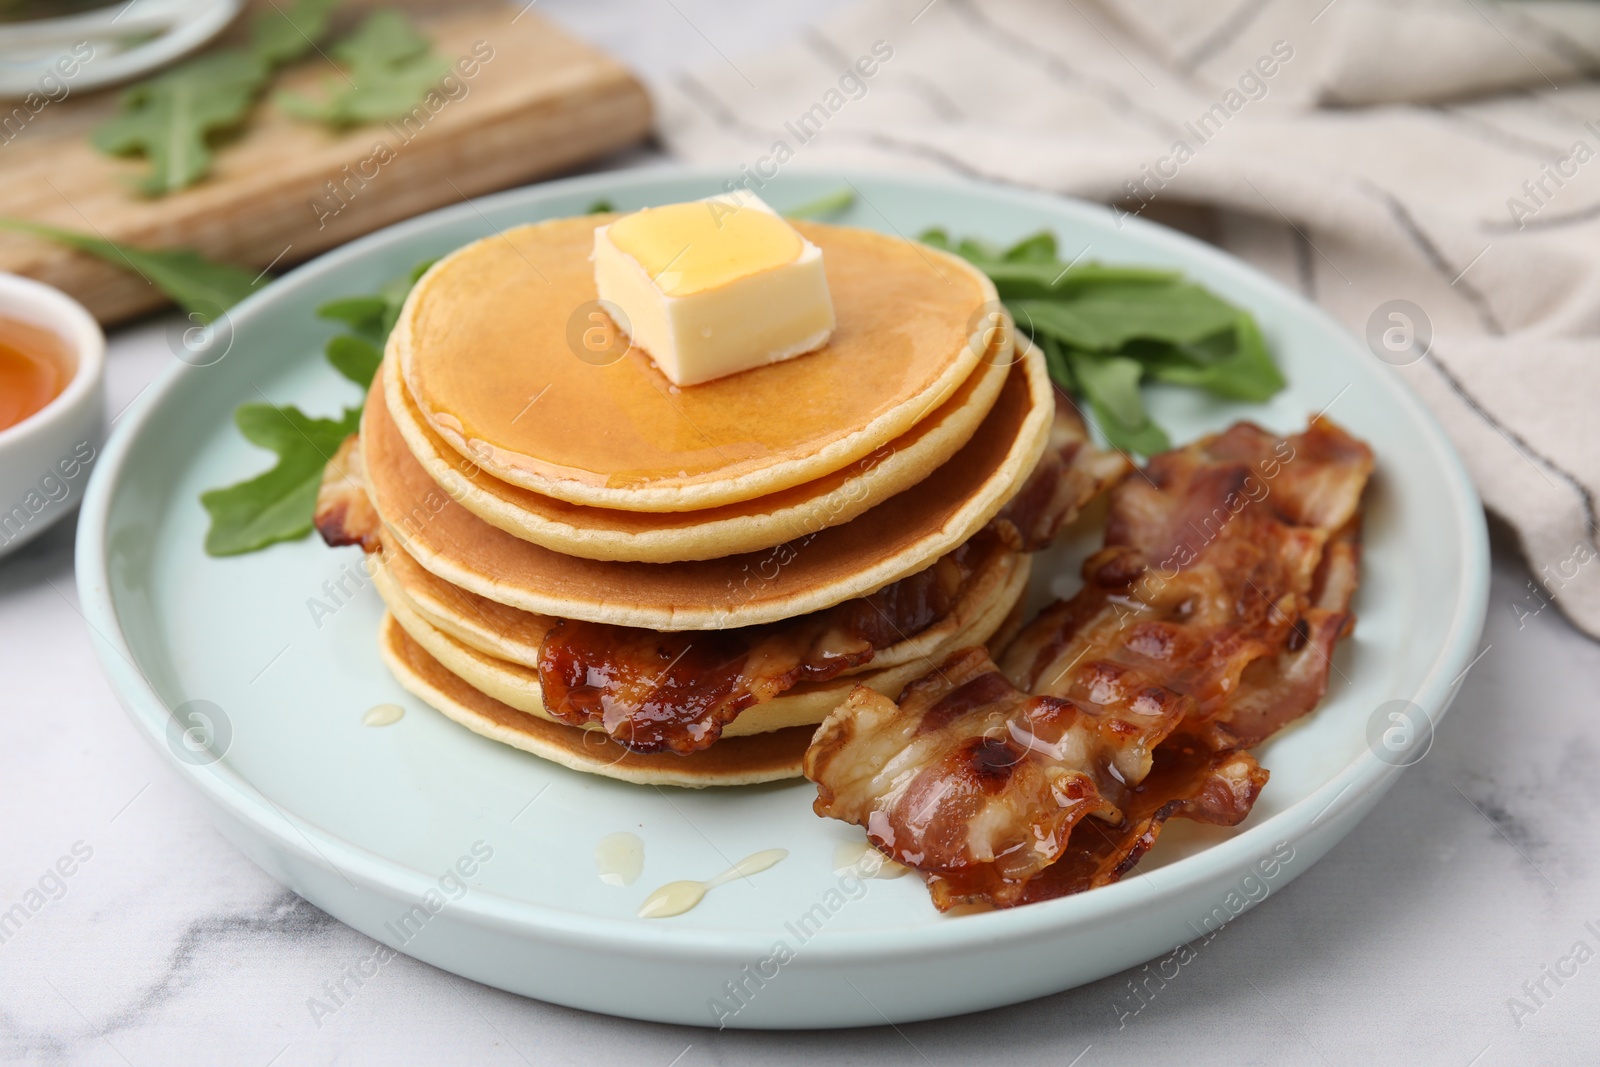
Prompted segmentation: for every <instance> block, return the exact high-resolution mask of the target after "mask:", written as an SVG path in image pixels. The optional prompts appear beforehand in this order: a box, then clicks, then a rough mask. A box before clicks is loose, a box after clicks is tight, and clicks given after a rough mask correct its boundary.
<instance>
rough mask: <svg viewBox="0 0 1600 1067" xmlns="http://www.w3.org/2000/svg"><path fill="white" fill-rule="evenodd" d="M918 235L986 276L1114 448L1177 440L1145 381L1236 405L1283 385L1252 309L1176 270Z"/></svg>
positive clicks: (1050, 244) (1160, 445)
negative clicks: (1156, 416)
mask: <svg viewBox="0 0 1600 1067" xmlns="http://www.w3.org/2000/svg"><path fill="white" fill-rule="evenodd" d="M921 240H922V241H923V242H924V243H926V244H929V245H932V246H934V247H935V248H942V249H945V250H947V251H951V252H955V253H956V254H958V255H960V256H961V257H962V258H964V259H966V260H967V261H969V262H970V263H972V265H973V266H975V267H977V268H978V269H979V270H982V271H983V272H984V273H985V274H987V275H988V276H989V277H990V278H991V279H992V280H993V281H994V284H995V289H996V290H997V291H998V292H999V294H1000V298H1001V300H1003V301H1004V302H1005V304H1006V307H1007V308H1008V309H1010V311H1011V315H1012V318H1013V319H1015V320H1016V323H1017V326H1018V328H1020V329H1021V330H1023V331H1024V332H1025V333H1027V334H1028V335H1029V336H1030V337H1032V338H1033V340H1034V341H1035V343H1037V344H1038V345H1039V347H1040V348H1041V349H1042V350H1043V352H1044V355H1045V362H1046V363H1047V364H1048V366H1049V368H1050V376H1051V377H1052V378H1054V379H1055V381H1056V382H1057V383H1058V384H1060V385H1061V386H1062V387H1063V388H1065V389H1067V390H1069V391H1071V392H1073V393H1075V394H1077V395H1078V396H1080V397H1082V398H1083V399H1084V400H1086V401H1087V402H1088V403H1089V407H1090V410H1091V411H1092V412H1093V413H1094V417H1095V422H1096V423H1097V424H1098V426H1099V428H1100V431H1101V433H1103V434H1104V435H1105V437H1106V440H1107V441H1108V442H1110V443H1111V444H1112V445H1113V446H1115V447H1117V448H1120V449H1123V450H1124V451H1127V452H1136V453H1138V454H1140V455H1145V456H1149V455H1153V454H1154V453H1157V452H1164V451H1166V450H1167V449H1168V448H1170V447H1171V440H1170V438H1168V436H1167V433H1166V431H1165V430H1163V429H1162V428H1161V427H1160V426H1158V425H1156V423H1155V422H1154V420H1152V419H1151V418H1150V415H1149V412H1147V411H1146V410H1145V406H1144V399H1143V397H1142V396H1140V393H1139V385H1140V383H1141V382H1142V381H1146V380H1148V381H1157V382H1168V383H1171V384H1174V385H1186V386H1191V387H1194V388H1198V389H1204V390H1206V391H1207V392H1210V393H1213V394H1215V395H1217V396H1221V397H1226V398H1228V399H1232V400H1252V401H1261V400H1266V399H1268V398H1269V397H1271V396H1272V395H1273V394H1275V393H1277V392H1278V390H1280V389H1282V388H1283V386H1284V379H1283V375H1282V374H1281V373H1280V372H1279V370H1278V368H1277V365H1276V364H1274V363H1273V361H1272V355H1271V353H1269V352H1268V351H1267V346H1266V343H1265V342H1264V341H1263V340H1262V337H1261V330H1260V328H1259V327H1257V325H1256V321H1255V319H1254V318H1253V317H1252V316H1251V315H1250V313H1249V312H1248V311H1244V310H1243V309H1241V308H1237V307H1235V306H1234V305H1232V304H1230V303H1228V302H1227V301H1225V300H1223V299H1221V298H1220V297H1218V296H1216V295H1215V294H1213V293H1211V292H1209V291H1208V290H1206V289H1204V288H1202V287H1200V286H1198V285H1196V284H1194V283H1193V282H1189V281H1185V280H1184V279H1183V276H1182V275H1181V274H1179V273H1178V272H1176V271H1164V270H1149V269H1146V268H1141V267H1116V266H1106V265H1104V264H1100V263H1093V262H1090V263H1083V264H1071V265H1069V264H1066V263H1063V262H1061V260H1060V258H1059V256H1058V255H1057V254H1056V241H1055V237H1054V235H1052V234H1050V233H1038V234H1034V235H1033V236H1031V237H1027V238H1024V239H1023V240H1021V241H1018V242H1017V243H1016V244H1014V245H1012V246H1011V247H1009V248H999V247H996V246H994V245H990V244H987V243H985V242H981V241H974V240H971V239H966V240H961V241H957V242H954V243H952V242H951V240H950V237H949V235H948V234H947V233H945V231H943V230H940V229H933V230H928V231H927V232H925V233H923V234H922V235H921Z"/></svg>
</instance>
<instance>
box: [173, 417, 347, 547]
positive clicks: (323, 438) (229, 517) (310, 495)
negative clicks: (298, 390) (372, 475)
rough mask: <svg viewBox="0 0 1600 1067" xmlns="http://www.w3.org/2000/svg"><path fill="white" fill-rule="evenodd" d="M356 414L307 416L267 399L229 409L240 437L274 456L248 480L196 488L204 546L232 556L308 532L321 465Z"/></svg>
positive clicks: (339, 440) (309, 530)
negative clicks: (207, 524)
mask: <svg viewBox="0 0 1600 1067" xmlns="http://www.w3.org/2000/svg"><path fill="white" fill-rule="evenodd" d="M360 419H361V409H360V408H346V409H345V411H344V415H343V417H341V418H339V419H313V418H310V417H309V416H307V415H305V414H304V413H302V412H301V411H299V410H298V409H296V408H292V407H275V406H274V405H272V404H246V405H244V406H243V407H241V408H240V409H239V410H238V411H236V412H234V416H233V421H234V422H235V424H237V425H238V427H239V432H240V433H242V434H244V436H245V439H246V440H247V441H249V442H250V443H251V444H254V445H260V446H261V447H262V448H266V449H270V450H271V451H273V452H275V453H277V456H278V462H277V465H276V466H274V467H273V468H272V469H271V470H268V471H266V472H264V473H262V474H259V475H257V476H256V477H254V478H251V479H250V480H249V481H246V482H240V483H239V484H237V485H230V486H228V487H227V488H226V489H213V490H211V491H210V492H207V493H202V494H200V503H201V505H202V506H203V507H204V508H205V509H206V511H207V512H209V513H210V515H211V528H210V529H209V530H207V531H206V552H207V553H209V554H210V555H213V556H234V555H238V554H240V553H242V552H254V551H255V550H256V549H258V548H265V547H266V546H268V545H270V544H274V543H276V542H278V541H290V540H294V539H295V538H299V537H304V536H305V535H306V534H308V533H310V532H311V516H312V512H313V511H314V509H315V507H316V502H317V489H318V488H319V487H320V486H321V484H322V468H323V467H324V466H325V465H326V464H327V462H328V459H329V457H331V456H332V455H333V453H334V451H335V450H336V449H337V448H338V447H339V444H340V442H342V441H343V440H344V439H345V438H346V437H349V436H350V435H351V434H353V433H355V432H356V428H357V427H358V426H359V425H360Z"/></svg>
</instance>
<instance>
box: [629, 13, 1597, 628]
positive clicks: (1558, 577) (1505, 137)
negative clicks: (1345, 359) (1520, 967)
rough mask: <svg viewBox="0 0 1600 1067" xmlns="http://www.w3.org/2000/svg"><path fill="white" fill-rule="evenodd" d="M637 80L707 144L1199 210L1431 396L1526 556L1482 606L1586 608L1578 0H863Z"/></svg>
mask: <svg viewBox="0 0 1600 1067" xmlns="http://www.w3.org/2000/svg"><path fill="white" fill-rule="evenodd" d="M657 90H658V91H657V96H658V100H659V102H660V106H661V113H662V116H661V130H662V135H663V137H664V139H665V141H666V143H667V146H668V147H669V149H670V150H671V151H672V152H673V153H674V154H675V155H677V156H678V157H680V158H683V159H686V160H692V161H697V162H716V163H726V164H729V165H730V170H731V171H736V170H737V168H738V166H740V165H744V166H748V167H752V168H753V167H757V166H759V167H762V168H763V170H764V171H765V172H770V171H771V170H772V169H773V168H774V167H776V166H779V165H780V164H782V163H784V162H793V163H795V164H796V165H804V166H821V165H829V164H860V165H872V166H879V167H889V168H900V169H906V170H913V169H916V170H933V171H945V172H949V173H955V174H965V175H972V176H977V177H982V178H986V179H990V180H994V181H999V182H1011V183H1015V184H1021V185H1026V186H1030V187H1035V188H1039V189H1046V190H1053V191H1056V192H1060V193H1066V194H1071V195H1074V196H1080V197H1086V198H1089V199H1093V200H1101V201H1109V202H1121V203H1122V204H1123V207H1124V208H1125V209H1126V210H1129V211H1134V212H1139V213H1144V214H1151V215H1160V214H1163V213H1166V212H1170V210H1171V205H1173V204H1180V203H1187V204H1202V205H1206V206H1208V207H1210V208H1213V209H1216V210H1215V211H1214V212H1213V213H1211V217H1212V218H1214V219H1216V220H1217V221H1216V224H1215V226H1214V227H1213V229H1214V232H1209V233H1207V234H1206V236H1208V237H1210V238H1211V239H1213V240H1215V241H1216V242H1217V243H1218V244H1220V245H1222V246H1223V247H1224V248H1226V249H1228V250H1229V251H1230V252H1233V253H1234V254H1236V255H1239V256H1241V257H1242V258H1244V259H1246V260H1248V261H1250V262H1252V263H1254V264H1255V265H1257V266H1258V267H1261V268H1262V269H1264V270H1266V271H1267V272H1268V273H1271V274H1274V275H1276V276H1277V277H1279V278H1280V279H1281V280H1283V281H1285V282H1287V283H1288V284H1290V285H1293V286H1295V287H1298V288H1299V289H1301V290H1302V291H1303V292H1305V293H1306V294H1307V295H1308V296H1310V297H1311V298H1312V299H1314V300H1316V301H1318V302H1319V303H1320V304H1322V305H1323V306H1324V307H1325V308H1327V309H1328V311H1329V312H1331V313H1332V314H1333V315H1334V316H1335V317H1336V318H1338V319H1340V320H1341V321H1342V322H1343V323H1344V324H1345V325H1346V326H1348V327H1349V328H1350V329H1351V330H1352V331H1354V332H1355V333H1356V334H1357V335H1359V336H1364V337H1367V338H1368V342H1369V345H1371V346H1373V347H1374V349H1375V351H1376V352H1378V353H1380V354H1381V357H1382V358H1384V360H1385V362H1388V363H1390V364H1392V365H1393V366H1394V373H1396V374H1399V375H1401V376H1402V377H1403V378H1404V380H1405V381H1406V382H1407V383H1409V384H1410V385H1411V387H1412V388H1413V389H1415V390H1416V391H1417V392H1418V393H1419V394H1420V395H1421V396H1422V397H1423V399H1424V400H1425V401H1426V402H1427V403H1428V405H1429V406H1430V407H1431V408H1432V409H1433V411H1434V412H1435V413H1436V414H1437V416H1438V417H1439V419H1440V421H1441V422H1442V423H1443V424H1444V426H1445V428H1446V429H1447V431H1448V432H1449V434H1450V436H1451V438H1452V439H1453V440H1454V442H1455V445H1456V447H1457V449H1459V450H1460V452H1461V455H1462V456H1463V457H1464V459H1465V460H1466V463H1467V467H1468V469H1469V470H1470V471H1471V473H1472V475H1473V477H1474V479H1475V480H1476V482H1477V485H1478V489H1479V492H1480V493H1481V494H1482V496H1483V499H1484V502H1485V504H1486V505H1487V506H1488V507H1489V508H1490V509H1491V510H1492V511H1494V512H1495V513H1497V514H1498V515H1500V516H1502V517H1503V518H1505V519H1506V520H1507V521H1508V522H1509V523H1510V524H1511V525H1512V526H1513V527H1514V528H1515V529H1516V531H1517V534H1518V536H1519V538H1520V540H1521V544H1522V548H1523V550H1524V552H1525V553H1526V556H1527V559H1528V563H1529V565H1530V567H1531V568H1532V570H1533V571H1534V573H1535V574H1536V576H1537V580H1538V582H1539V585H1538V587H1537V588H1534V587H1531V586H1530V589H1529V590H1528V591H1527V595H1526V596H1524V597H1523V598H1522V599H1521V600H1520V601H1517V602H1513V603H1511V604H1504V603H1501V604H1495V605H1492V606H1491V610H1494V611H1511V612H1514V613H1516V614H1517V615H1518V617H1519V618H1523V619H1526V618H1527V617H1529V616H1530V615H1531V614H1533V613H1537V612H1538V611H1540V610H1542V608H1543V606H1544V605H1545V604H1546V603H1547V602H1551V601H1553V602H1554V603H1555V604H1558V605H1559V606H1560V607H1561V608H1562V609H1563V610H1564V611H1565V612H1566V613H1567V615H1568V616H1569V617H1570V618H1572V619H1573V621H1574V622H1576V623H1577V624H1578V625H1579V626H1581V627H1582V628H1583V629H1584V630H1586V631H1587V632H1589V633H1590V634H1591V635H1596V636H1600V552H1597V550H1596V546H1595V538H1596V536H1597V535H1596V522H1597V507H1600V504H1597V499H1600V4H1584V3H1571V2H1561V0H1554V2H1522V3H1509V2H1508V3H1499V4H1497V3H1491V2H1490V0H1415V2H1411V3H1397V2H1394V0H1372V2H1362V0H1332V2H1331V3H1330V2H1328V0H1304V2H1302V0H1233V2H1231V3H1203V2H1197V0H1125V2H1112V0H1102V2H1096V0H993V2H984V3H980V2H977V0H931V2H930V0H864V2H862V3H860V4H859V5H857V6H855V7H852V8H849V9H847V10H846V11H845V13H844V14H843V15H842V16H836V17H833V18H831V19H830V20H828V21H826V22H824V23H823V24H821V25H818V26H816V27H815V28H813V29H811V30H808V31H806V32H804V33H802V34H801V35H800V36H799V38H798V39H796V40H794V41H793V42H791V43H789V44H787V45H785V46H784V47H781V48H779V49H777V50H776V51H773V52H771V53H770V54H766V55H761V56H754V57H752V56H737V55H734V56H728V57H726V58H725V59H723V60H721V61H719V62H717V63H715V64H713V65H711V66H709V67H707V68H705V69H701V70H697V71H694V72H692V73H690V74H688V75H684V76H682V77H679V78H676V79H673V80H672V81H671V82H670V83H668V84H664V85H660V86H658V87H657ZM779 142H783V144H784V145H785V146H786V147H787V149H788V152H787V154H786V153H784V152H782V151H778V150H777V146H778V143H779ZM779 157H784V158H779ZM1375 358H1378V357H1376V356H1375Z"/></svg>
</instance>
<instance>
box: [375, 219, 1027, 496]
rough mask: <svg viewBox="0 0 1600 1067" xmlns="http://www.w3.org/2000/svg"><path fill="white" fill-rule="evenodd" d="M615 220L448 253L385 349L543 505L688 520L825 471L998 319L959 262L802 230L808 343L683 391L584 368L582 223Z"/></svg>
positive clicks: (945, 387) (621, 367) (988, 291)
mask: <svg viewBox="0 0 1600 1067" xmlns="http://www.w3.org/2000/svg"><path fill="white" fill-rule="evenodd" d="M611 218H612V216H606V215H588V216H584V217H581V218H575V219H556V220H552V221H548V222H541V223H537V224H534V225H529V226H519V227H515V228H513V229H510V230H506V231H505V232H504V233H501V234H498V235H496V236H494V237H486V238H484V239H482V240H480V241H476V242H474V243H473V244H470V245H467V246H466V247H465V248H462V249H459V250H458V251H456V252H454V253H452V254H451V255H449V256H446V257H445V258H444V259H442V260H440V261H439V262H438V263H436V264H435V265H434V266H433V267H432V268H431V269H430V270H429V271H428V272H427V274H425V275H424V276H423V277H422V279H421V280H420V281H419V282H418V283H417V285H416V286H415V288H413V289H412V291H411V295H410V296H409V297H408V298H407V300H406V303H405V306H404V308H403V309H402V311H401V314H400V318H399V321H398V322H397V324H396V326H395V329H394V331H393V333H392V334H391V335H390V338H389V346H388V355H389V356H390V357H391V358H394V359H396V360H397V362H398V365H399V370H400V373H401V375H402V377H403V379H404V381H405V384H406V388H407V391H408V392H409V393H410V395H411V397H412V399H413V400H414V401H415V402H416V405H417V409H418V411H419V412H420V413H421V415H422V417H423V419H424V420H425V421H426V422H427V423H428V425H429V426H430V427H431V428H432V429H433V430H434V431H435V432H436V433H437V434H438V435H439V436H440V438H441V439H442V440H444V441H445V442H446V443H447V444H448V445H449V447H450V448H452V449H453V450H454V451H456V452H457V453H459V454H460V455H461V456H463V457H465V458H467V459H469V460H471V461H472V462H474V463H476V464H477V465H478V466H480V467H482V468H483V469H485V470H487V471H488V472H489V473H491V474H493V475H495V476H496V477H498V478H500V479H501V480H502V481H505V482H509V483H511V484H512V485H516V486H520V487H522V488H524V489H531V490H533V491H535V492H538V493H542V494H544V495H545V496H549V497H554V498H556V499H559V500H565V501H568V502H569V503H573V504H583V505H588V506H591V507H602V508H613V509H617V510H622V511H649V512H662V511H666V512H670V511H692V510H701V509H705V508H711V507H718V506H721V505H724V504H730V503H735V502H738V501H744V500H754V499H756V498H758V497H763V496H768V495H771V494H773V493H777V492H780V491H782V490H785V489H790V488H793V487H794V486H797V485H802V484H804V483H806V482H809V481H814V480H816V479H818V478H823V477H825V476H827V475H829V474H833V473H835V472H837V471H840V470H842V469H844V468H845V467H847V466H849V465H851V464H853V463H855V462H856V461H857V460H859V459H861V458H862V457H864V456H866V455H868V454H869V453H871V452H873V451H874V450H876V449H878V448H881V447H883V446H885V445H887V444H889V443H890V442H891V441H893V440H895V439H896V438H897V437H900V436H901V435H902V434H904V433H906V431H908V430H909V429H911V427H912V426H913V425H914V424H915V423H916V422H917V421H918V420H919V419H921V418H922V417H924V416H925V415H926V414H927V413H928V412H930V411H933V410H934V409H936V408H937V407H938V406H939V405H940V404H942V403H943V402H944V401H945V400H946V399H947V398H948V397H949V396H950V395H951V394H952V393H954V392H955V390H956V388H957V387H958V386H959V385H960V384H961V383H962V382H963V381H965V380H966V379H967V377H968V376H969V375H970V374H971V373H972V371H973V370H974V368H975V367H976V366H977V365H978V363H979V361H980V357H981V354H982V352H983V350H984V347H985V345H986V344H987V342H988V340H989V339H988V338H987V337H981V339H980V340H979V341H977V342H976V343H974V342H973V341H972V340H971V339H970V338H969V336H968V335H969V334H970V333H972V332H973V331H974V330H975V329H976V328H977V325H978V324H979V322H980V321H984V322H986V320H981V316H980V313H981V312H983V311H984V310H986V309H988V308H994V307H998V303H997V296H996V293H995V290H994V286H993V284H992V283H991V282H990V281H989V279H988V278H987V277H986V276H985V275H984V274H983V273H982V272H981V271H979V270H977V269H976V268H974V267H972V266H971V265H970V264H968V263H966V262H965V261H964V260H962V259H960V258H959V257H957V256H953V255H949V254H947V253H943V252H939V251H937V250H935V249H931V248H927V247H925V246H923V245H919V244H915V243H913V242H910V241H906V240H904V239H901V238H896V237H890V236H886V235H884V234H879V233H875V232H872V231H869V230H859V229H851V228H847V227H839V226H826V225H822V224H817V223H803V222H802V223H796V226H797V228H798V229H799V230H800V231H801V232H802V233H803V234H804V235H805V236H806V237H808V238H809V239H810V240H811V241H812V242H814V243H815V244H816V245H817V246H819V247H820V248H821V249H822V252H823V257H824V262H825V264H826V270H827V276H828V287H829V290H830V292H831V293H832V294H833V303H834V312H835V315H836V318H837V320H838V325H837V326H836V328H835V330H834V332H833V335H832V337H831V338H830V340H829V341H828V343H827V344H826V345H824V346H823V347H822V348H820V349H818V350H817V351H815V352H812V353H810V354H809V355H806V356H804V357H802V358H798V359H792V360H786V361H784V362H782V363H776V364H772V365H770V366H765V367H758V368H755V369H753V370H748V371H744V372H743V373H740V374H734V375H729V376H727V377H725V378H719V379H716V380H714V381H710V382H705V383H703V384H700V385H695V386H689V387H684V388H679V387H677V386H675V385H673V384H672V383H671V382H670V381H668V379H667V378H666V377H665V376H664V375H662V374H661V373H660V371H658V370H657V369H656V368H655V367H654V366H653V365H652V363H651V362H650V360H649V359H648V357H646V356H645V354H644V353H643V352H642V351H640V350H638V349H629V350H627V351H626V352H625V353H624V354H623V355H622V356H621V357H620V358H618V359H615V360H614V361H612V362H609V363H607V364H605V365H603V366H601V365H596V364H595V363H592V362H589V361H587V359H586V358H580V356H579V355H578V354H577V353H579V352H585V349H584V347H583V344H582V340H581V339H582V336H583V332H584V330H585V329H586V328H589V326H590V320H589V318H588V316H589V315H590V314H592V313H598V311H599V308H598V305H597V304H595V303H594V301H595V299H596V293H595V283H594V274H593V265H592V264H591V262H590V259H589V255H590V251H591V249H592V248H593V243H594V229H595V227H596V226H599V225H601V224H603V223H605V222H608V221H609V220H610V219H611ZM601 321H603V319H602V320H601ZM585 354H586V355H587V353H586V352H585Z"/></svg>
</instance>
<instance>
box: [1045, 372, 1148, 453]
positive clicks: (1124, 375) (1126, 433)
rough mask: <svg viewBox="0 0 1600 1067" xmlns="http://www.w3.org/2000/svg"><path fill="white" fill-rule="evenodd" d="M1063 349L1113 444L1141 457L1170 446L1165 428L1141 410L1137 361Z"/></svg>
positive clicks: (1099, 421)
mask: <svg viewBox="0 0 1600 1067" xmlns="http://www.w3.org/2000/svg"><path fill="white" fill-rule="evenodd" d="M1066 352H1067V359H1068V360H1069V362H1070V363H1071V365H1072V375H1073V378H1074V379H1075V380H1076V381H1077V383H1078V385H1079V386H1080V387H1081V388H1082V390H1083V396H1084V399H1086V400H1088V401H1089V406H1090V408H1091V409H1092V410H1093V411H1094V417H1095V422H1096V423H1097V424H1098V425H1099V427H1100V432H1101V433H1103V434H1105V435H1106V440H1107V441H1108V442H1110V444H1111V445H1112V447H1114V448H1120V449H1122V450H1123V451H1124V452H1137V453H1139V454H1140V455H1143V456H1151V455H1155V454H1156V453H1157V452H1165V451H1166V450H1167V449H1168V448H1171V447H1172V443H1171V441H1170V440H1169V439H1168V438H1167V434H1166V431H1165V430H1163V429H1162V428H1161V427H1159V426H1157V425H1156V424H1155V423H1154V422H1153V421H1151V419H1150V415H1149V414H1148V413H1147V412H1146V411H1145V409H1144V400H1143V399H1142V398H1141V397H1140V396H1139V377H1140V375H1141V374H1143V373H1144V368H1143V367H1141V366H1140V365H1139V362H1138V360H1135V359H1130V358H1129V357H1127V356H1110V355H1105V354H1104V353H1100V352H1085V351H1083V350H1081V349H1076V348H1069V349H1067V350H1066Z"/></svg>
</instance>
